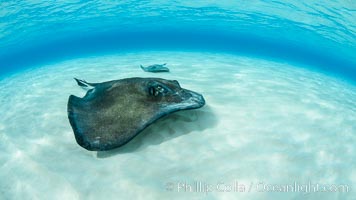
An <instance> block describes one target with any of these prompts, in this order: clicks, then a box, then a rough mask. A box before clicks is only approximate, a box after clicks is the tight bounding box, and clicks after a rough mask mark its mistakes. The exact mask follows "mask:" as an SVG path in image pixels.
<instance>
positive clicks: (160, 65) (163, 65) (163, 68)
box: [140, 63, 169, 72]
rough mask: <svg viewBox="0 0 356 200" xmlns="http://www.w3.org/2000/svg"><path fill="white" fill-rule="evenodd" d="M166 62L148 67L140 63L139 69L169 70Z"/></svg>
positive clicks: (148, 70)
mask: <svg viewBox="0 0 356 200" xmlns="http://www.w3.org/2000/svg"><path fill="white" fill-rule="evenodd" d="M166 65H167V63H164V64H154V65H150V66H148V67H144V66H142V65H140V67H141V69H142V70H143V71H145V72H169V69H168V67H165V66H166Z"/></svg>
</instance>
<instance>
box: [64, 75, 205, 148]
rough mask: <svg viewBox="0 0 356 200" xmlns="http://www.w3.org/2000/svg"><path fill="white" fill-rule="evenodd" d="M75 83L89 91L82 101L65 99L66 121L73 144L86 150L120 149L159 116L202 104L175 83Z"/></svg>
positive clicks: (130, 80) (140, 80)
mask: <svg viewBox="0 0 356 200" xmlns="http://www.w3.org/2000/svg"><path fill="white" fill-rule="evenodd" d="M75 80H76V81H77V83H78V85H79V86H81V87H86V88H89V90H88V91H87V93H86V95H85V96H84V97H83V98H79V97H76V96H73V95H71V96H70V97H69V101H68V118H69V122H70V124H71V126H72V128H73V131H74V135H75V139H76V141H77V143H78V144H79V145H80V146H82V147H84V148H85V149H87V150H90V151H105V150H110V149H114V148H117V147H120V146H122V145H124V144H126V143H127V142H129V141H130V140H131V139H132V138H134V137H135V136H136V135H137V134H139V133H140V132H141V131H142V130H144V129H145V128H146V127H147V126H149V125H150V124H152V123H153V122H155V121H156V120H158V119H160V118H162V117H163V116H166V115H168V114H170V113H173V112H176V111H179V110H188V109H196V108H200V107H202V106H204V104H205V100H204V98H203V96H202V95H201V94H198V93H196V92H193V91H190V90H187V89H183V88H181V87H180V85H179V83H178V81H176V80H165V79H160V78H127V79H121V80H114V81H108V82H103V83H88V82H86V81H83V80H79V79H75Z"/></svg>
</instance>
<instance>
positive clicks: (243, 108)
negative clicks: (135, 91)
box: [0, 52, 356, 199]
mask: <svg viewBox="0 0 356 200" xmlns="http://www.w3.org/2000/svg"><path fill="white" fill-rule="evenodd" d="M165 62H166V63H168V64H167V66H168V67H169V68H170V69H171V72H170V73H160V74H152V73H147V72H143V71H142V70H141V69H140V68H139V65H140V64H143V65H147V64H154V63H165ZM73 77H78V78H81V79H85V80H87V81H89V82H102V81H108V80H113V79H121V78H127V77H162V78H166V79H176V80H178V81H179V82H180V84H181V86H182V87H183V88H187V89H190V90H194V91H196V92H199V93H201V94H203V95H204V97H205V99H206V106H205V107H204V108H202V109H198V110H192V111H182V112H178V113H175V114H172V115H170V116H169V117H166V118H164V119H162V120H160V121H158V122H157V123H155V124H153V125H151V126H150V127H149V128H148V129H146V130H145V131H144V132H142V133H141V134H140V135H139V136H138V137H136V138H135V139H134V140H133V141H131V142H130V143H129V144H127V145H126V146H124V147H123V148H120V149H118V150H114V151H111V152H106V153H96V152H89V151H86V150H85V149H83V148H81V147H80V146H79V145H78V144H77V143H76V142H75V139H74V135H73V132H72V129H71V127H70V125H69V122H68V119H67V112H66V111H67V100H68V96H69V95H70V94H75V95H77V96H83V95H84V94H85V91H84V90H82V89H81V88H80V87H78V86H77V85H76V83H75V82H74V80H73ZM122 95H125V94H122ZM355 100H356V87H355V85H352V84H350V83H348V82H346V81H343V80H341V79H338V78H336V77H331V76H328V75H325V74H323V73H320V72H317V71H315V70H309V69H307V68H303V67H298V66H292V65H289V64H287V63H278V62H273V61H266V60H260V59H256V58H248V57H240V56H236V55H229V54H214V53H194V52H141V53H122V54H117V55H108V56H97V57H87V58H78V59H72V60H67V61H61V62H58V63H55V64H50V65H46V66H41V67H38V68H34V69H31V70H27V71H24V72H19V73H17V74H14V75H12V76H10V77H8V78H5V79H3V80H1V81H0V113H1V120H0V166H1V169H0V180H1V182H0V184H1V186H0V196H1V199H138V198H141V199H167V198H170V199H172V198H173V199H174V198H177V199H178V198H181V197H184V198H188V197H191V198H195V199H200V198H206V199H229V198H231V197H239V199H277V198H284V199H286V198H287V199H292V198H298V199H338V198H339V199H348V198H353V197H354V196H355V194H356V193H355V192H354V190H352V189H355V188H353V186H355V185H356V181H355V180H356V167H355V165H356V160H355V153H356V149H355V143H356V135H355V133H356V123H355V122H356V101H355ZM309 181H310V182H311V183H312V184H335V185H340V184H346V185H348V186H349V187H350V191H349V192H344V193H343V192H308V193H305V192H303V190H302V191H301V192H271V191H269V192H266V191H265V192H263V191H261V188H259V189H258V184H260V183H261V182H263V183H264V184H275V185H278V184H282V185H283V184H284V185H287V184H293V183H294V182H297V183H298V184H307V183H308V182H309ZM196 182H198V183H201V184H202V186H203V187H202V189H199V188H194V187H195V186H194V185H195V184H196ZM236 182H238V184H240V186H239V188H240V191H235V190H234V189H233V190H232V191H230V192H228V191H226V190H229V187H230V186H229V185H233V184H234V183H236ZM182 183H186V184H190V185H191V186H192V191H191V192H190V191H189V188H187V189H186V190H185V189H184V187H183V185H182ZM209 185H212V186H213V187H212V188H211V187H210V186H209ZM216 185H218V186H219V188H216V187H215V186H216ZM235 185H236V184H235ZM241 185H245V186H246V191H245V192H243V191H241ZM205 186H206V188H208V187H210V189H209V191H206V192H205V190H204V187H205ZM250 186H253V187H252V188H251V190H249V187H250ZM259 186H261V185H259ZM167 187H168V188H167ZM223 190H225V191H223Z"/></svg>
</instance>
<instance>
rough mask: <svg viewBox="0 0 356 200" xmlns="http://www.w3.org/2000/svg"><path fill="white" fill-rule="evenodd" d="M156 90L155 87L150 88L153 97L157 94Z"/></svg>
mask: <svg viewBox="0 0 356 200" xmlns="http://www.w3.org/2000/svg"><path fill="white" fill-rule="evenodd" d="M156 92H157V91H156V89H155V87H150V88H149V89H148V93H149V94H150V95H151V96H156V95H155V94H156Z"/></svg>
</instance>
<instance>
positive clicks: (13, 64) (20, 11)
mask: <svg viewBox="0 0 356 200" xmlns="http://www.w3.org/2000/svg"><path fill="white" fill-rule="evenodd" d="M0 16H1V18H0V30H1V32H0V38H1V43H0V48H1V50H0V63H1V73H4V72H7V71H13V70H16V69H19V68H25V67H26V66H28V65H32V64H40V63H45V62H50V61H54V60H61V59H65V58H68V57H78V56H85V55H89V54H105V53H108V52H115V51H123V50H131V51H135V50H138V49H140V50H142V49H153V50H158V49H160V50H163V49H165V50H174V49H194V50H197V51H228V52H233V53H238V54H248V55H254V56H261V57H272V58H274V59H281V60H286V61H288V62H298V63H301V64H306V65H313V66H314V67H318V68H320V69H323V70H326V71H332V72H335V73H338V74H342V75H343V76H347V77H349V78H352V79H355V77H356V75H355V74H356V73H355V60H356V56H355V53H354V52H355V48H356V45H355V44H356V39H355V29H356V28H355V25H354V19H355V5H354V3H353V2H352V1H347V0H345V1H330V2H328V3H325V2H323V1H312V2H304V3H302V2H293V1H290V2H288V1H272V2H270V1H253V2H242V1H235V2H231V1H196V2H191V1H120V2H115V1H91V2H81V1H73V2H71V3H66V2H56V3H53V2H47V3H44V2H36V1H9V2H1V6H0ZM17 58H21V59H17Z"/></svg>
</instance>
